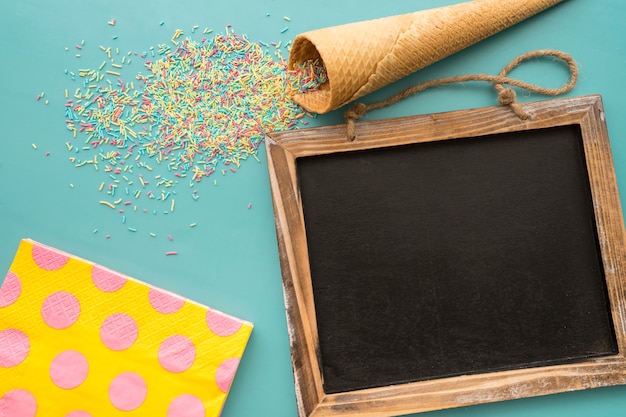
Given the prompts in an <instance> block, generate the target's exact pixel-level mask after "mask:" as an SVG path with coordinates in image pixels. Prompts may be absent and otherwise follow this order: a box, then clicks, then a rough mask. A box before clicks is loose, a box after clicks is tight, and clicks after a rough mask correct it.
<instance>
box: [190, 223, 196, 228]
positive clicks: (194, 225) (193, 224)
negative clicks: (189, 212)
mask: <svg viewBox="0 0 626 417" xmlns="http://www.w3.org/2000/svg"><path fill="white" fill-rule="evenodd" d="M196 226H197V223H191V224H190V225H189V227H196Z"/></svg>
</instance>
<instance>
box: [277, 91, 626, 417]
mask: <svg viewBox="0 0 626 417" xmlns="http://www.w3.org/2000/svg"><path fill="white" fill-rule="evenodd" d="M524 108H525V110H526V111H528V112H530V113H531V114H532V117H531V119H530V120H526V121H523V120H520V119H519V118H517V116H515V115H514V114H513V113H512V112H511V111H510V109H508V108H506V107H489V108H482V109H475V110H463V111H455V112H449V113H440V114H431V115H423V116H415V117H405V118H399V119H394V120H393V121H392V122H390V121H388V120H381V121H370V122H361V123H359V124H358V125H357V135H358V139H357V140H356V141H353V142H349V141H347V139H346V130H345V126H343V125H339V126H329V127H319V128H312V129H306V130H298V131H289V132H279V133H272V134H270V135H269V137H268V138H267V139H266V147H267V155H268V163H269V174H270V184H271V189H272V194H273V202H274V210H275V221H276V227H277V237H278V245H279V254H280V262H281V270H282V276H283V289H284V295H285V304H286V311H287V321H288V327H289V333H290V342H291V353H292V364H293V372H294V378H295V386H296V396H297V403H298V413H299V416H300V417H330V416H343V417H347V416H360V417H362V416H393V415H400V414H408V413H416V412H425V411H430V410H437V409H444V408H452V407H458V406H466V405H472V404H479V403H486V402H494V401H503V400H509V399H516V398H523V397H531V396H538V395H544V394H552V393H558V392H564V391H572V390H580V389H586V388H594V387H601V386H611V385H620V384H626V233H625V232H624V220H623V215H622V209H621V206H620V202H619V195H618V190H617V183H616V178H615V173H614V169H613V161H612V155H611V150H610V145H609V138H608V133H607V129H606V125H605V120H604V111H603V106H602V100H601V97H600V96H598V95H591V96H583V97H574V98H562V99H556V100H550V101H543V102H536V103H527V104H524ZM564 125H579V126H580V129H581V133H582V139H583V146H584V152H585V157H586V162H587V170H588V173H589V181H590V188H591V193H592V199H593V207H594V211H595V217H596V227H597V231H598V236H599V245H600V251H601V255H602V262H603V265H604V271H605V278H606V285H607V290H608V297H609V301H610V305H611V313H612V318H613V323H614V331H615V335H616V339H617V345H618V349H619V353H618V354H617V355H612V356H607V357H602V358H596V359H589V360H584V361H582V362H576V363H569V364H562V365H553V366H543V367H536V368H529V369H520V370H509V371H501V372H491V373H486V374H477V375H465V376H457V377H449V378H441V379H435V380H429V381H420V382H413V383H407V384H400V385H393V386H387V387H379V388H370V389H363V390H358V391H352V392H342V393H337V394H326V393H325V392H324V390H323V375H322V372H321V367H320V363H319V353H318V352H319V341H318V335H317V326H316V314H315V306H314V303H313V290H312V286H311V275H310V269H309V259H308V251H307V240H306V231H305V224H304V218H303V210H302V202H301V199H300V193H299V186H298V180H297V172H296V159H297V158H299V157H306V156H312V155H322V154H330V153H334V152H345V151H354V150H363V149H376V148H383V147H388V146H396V145H404V144H410V143H419V142H429V141H440V140H448V139H456V138H466V137H478V136H484V135H490V134H498V133H506V132H515V131H525V130H531V129H541V128H548V127H554V126H564Z"/></svg>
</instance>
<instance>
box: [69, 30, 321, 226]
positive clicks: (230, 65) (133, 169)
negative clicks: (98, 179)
mask: <svg viewBox="0 0 626 417" xmlns="http://www.w3.org/2000/svg"><path fill="white" fill-rule="evenodd" d="M161 23H162V24H163V21H162V22H161ZM196 28H197V27H195V26H194V29H192V32H195V29H196ZM210 32H212V31H210V30H208V29H205V30H204V32H203V33H204V35H206V34H207V33H210ZM200 36H202V35H200ZM171 41H172V43H171V44H170V43H162V44H158V45H155V46H154V47H151V48H150V49H146V50H147V51H150V52H149V53H148V52H144V53H138V52H134V53H131V52H129V53H128V54H126V55H127V56H131V55H135V56H140V57H142V58H143V59H144V61H143V63H144V67H145V70H147V72H146V71H143V72H140V73H137V74H136V75H135V76H133V77H132V80H130V79H125V78H124V77H123V76H122V75H121V72H119V71H115V70H116V69H118V68H120V67H121V65H120V64H119V61H117V62H115V61H114V57H115V55H112V54H113V52H112V50H111V48H110V47H106V46H103V45H100V47H99V48H100V50H101V53H103V54H104V55H105V59H104V61H102V63H101V64H100V65H99V66H97V67H96V69H90V68H81V69H79V70H78V71H76V72H77V77H78V78H79V79H80V80H81V82H82V87H78V88H76V90H75V91H74V94H73V95H72V94H71V93H69V92H68V93H66V95H68V96H69V98H67V99H66V103H65V115H64V116H65V117H64V118H65V123H66V127H67V129H68V130H69V131H71V132H72V139H71V140H70V141H69V142H67V146H68V150H69V151H71V152H72V153H73V154H74V153H75V154H79V153H80V154H83V155H84V154H88V155H87V157H81V158H80V159H79V155H75V157H72V158H73V159H71V160H72V162H73V163H74V165H76V166H77V167H85V166H92V167H93V168H94V169H96V170H100V171H102V172H104V173H106V175H107V177H106V178H105V182H103V183H102V184H100V188H99V190H100V191H102V192H106V193H107V194H108V195H109V196H111V197H114V198H117V196H116V193H117V194H118V195H119V193H122V194H126V195H127V196H133V197H134V198H135V199H139V198H147V199H149V200H151V201H154V202H155V203H156V202H166V201H169V202H168V205H169V207H168V209H169V211H167V209H166V210H165V211H164V210H159V211H160V212H162V213H166V212H167V213H172V212H174V210H175V202H174V195H175V194H176V193H175V191H174V187H175V186H176V185H177V184H178V183H179V182H180V181H181V180H184V181H185V183H187V184H189V186H190V187H192V188H193V185H194V184H197V183H200V182H201V181H202V180H203V179H206V178H207V177H209V176H210V175H212V174H213V173H215V171H221V172H222V175H225V174H226V172H229V173H235V172H237V170H238V169H239V168H240V167H241V164H242V162H243V161H245V160H247V159H248V158H249V157H250V158H253V159H255V160H257V161H259V158H258V157H257V156H256V154H257V152H258V149H259V146H260V144H261V143H262V141H263V140H264V138H265V135H266V134H267V133H268V132H271V131H280V130H289V129H296V128H297V127H298V126H300V125H301V124H304V121H303V120H302V119H303V118H304V117H305V116H307V115H310V114H309V113H307V112H306V110H304V109H303V108H302V107H300V106H299V105H297V103H295V102H294V101H292V100H291V99H290V98H289V96H288V95H287V94H286V92H287V91H292V90H294V89H298V90H299V91H303V90H307V91H308V90H311V89H313V88H315V85H317V86H319V85H320V84H321V83H323V82H325V81H324V80H323V73H322V72H321V70H320V69H316V68H322V67H320V66H317V67H316V66H314V65H309V66H308V67H304V66H303V68H302V69H299V70H297V71H288V70H287V63H286V60H285V59H284V58H283V57H282V56H281V55H280V51H279V50H275V49H274V48H272V51H274V52H272V54H270V53H269V51H270V48H269V47H264V46H263V44H261V43H253V42H250V41H249V40H248V39H247V38H246V37H245V36H243V35H238V34H236V33H235V32H234V31H233V30H232V29H231V28H230V26H229V27H227V28H226V32H225V33H224V34H217V35H214V36H213V37H212V38H210V37H206V36H204V37H203V38H202V40H195V39H193V38H190V37H185V36H184V32H183V30H181V29H178V30H176V31H175V32H174V34H173V36H172V37H171ZM277 45H278V44H276V43H274V44H273V46H274V47H275V48H277V47H278V46H277ZM115 54H119V49H116V50H115ZM150 55H152V56H153V57H150ZM128 61H129V60H127V61H126V62H128ZM98 62H100V61H98ZM122 63H124V61H123V60H122ZM106 68H112V70H108V69H106ZM124 71H127V70H124ZM68 74H70V72H69V71H68ZM71 74H74V73H73V72H71ZM72 77H73V75H72ZM316 83H317V84H316ZM73 138H76V139H73ZM74 140H76V141H77V142H75V143H74V142H73V141H74ZM133 183H135V184H137V185H135V186H132V184H133ZM120 184H124V185H123V186H121V187H120V188H119V190H118V187H119V185H120ZM216 184H217V182H216V181H214V185H216ZM192 197H193V199H194V200H198V198H199V196H198V194H197V190H195V189H194V190H193V194H192ZM126 198H128V197H126ZM111 201H112V200H111ZM120 201H121V200H120ZM100 204H103V205H107V206H109V207H111V208H115V205H113V204H111V203H109V202H108V201H104V200H103V201H100ZM115 204H119V203H115ZM151 211H153V213H155V214H156V213H157V212H158V211H157V210H156V209H154V210H153V209H152V208H151Z"/></svg>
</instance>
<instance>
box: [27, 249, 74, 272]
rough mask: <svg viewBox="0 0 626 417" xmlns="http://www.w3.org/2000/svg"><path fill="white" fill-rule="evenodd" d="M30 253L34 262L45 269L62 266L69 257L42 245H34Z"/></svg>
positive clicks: (51, 269) (50, 269)
mask: <svg viewBox="0 0 626 417" xmlns="http://www.w3.org/2000/svg"><path fill="white" fill-rule="evenodd" d="M32 254H33V260H34V261H35V263H36V264H37V265H38V266H39V267H40V268H41V269H45V270H47V271H54V270H55V269H60V268H63V267H64V266H65V264H66V263H67V261H69V259H70V258H69V257H68V256H67V255H65V254H63V253H61V252H57V251H56V250H54V249H52V248H48V247H46V246H43V245H34V246H33V250H32Z"/></svg>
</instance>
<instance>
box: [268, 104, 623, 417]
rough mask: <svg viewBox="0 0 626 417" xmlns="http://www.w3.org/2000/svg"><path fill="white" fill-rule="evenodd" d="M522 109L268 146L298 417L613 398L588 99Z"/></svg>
mask: <svg viewBox="0 0 626 417" xmlns="http://www.w3.org/2000/svg"><path fill="white" fill-rule="evenodd" d="M525 106H526V110H527V111H530V112H531V113H532V114H533V117H532V118H531V120H529V121H521V120H519V119H518V118H517V117H516V116H515V115H513V114H512V113H510V110H509V109H507V108H503V107H492V108H485V109H477V110H466V111H458V112H451V113H443V114H433V115H425V116H417V117H409V118H402V119H392V120H384V121H374V122H363V123H359V124H358V125H357V135H358V139H357V140H356V141H353V142H349V141H347V139H346V138H345V127H344V126H332V127H322V128H315V129H307V130H300V131H292V132H282V133H274V134H272V135H270V137H269V138H268V139H267V142H266V143H267V148H268V158H269V170H270V180H271V186H272V192H273V198H274V207H275V215H276V224H277V235H278V242H279V248H280V257H281V269H282V275H283V282H284V290H285V300H286V306H287V318H288V324H289V327H290V333H291V343H292V357H293V365H294V376H295V381H296V391H297V392H296V394H297V396H298V405H299V413H300V416H301V417H309V416H311V417H313V416H317V415H320V416H321V415H324V416H334V415H337V416H339V415H341V416H359V415H371V414H372V413H374V414H375V415H390V416H391V415H399V414H405V413H412V412H420V411H428V410H434V409H442V408H449V407H456V406H463V405H470V404H477V403H483V402H491V401H501V400H507V399H513V398H521V397H528V396H536V395H544V394H549V393H556V392H562V391H570V390H573V389H584V388H592V387H597V386H606V385H616V384H623V383H625V382H626V376H625V371H626V359H625V358H624V352H626V350H625V349H626V345H625V343H626V338H625V334H624V325H625V323H626V322H625V318H626V316H625V315H624V311H623V310H622V309H623V307H622V306H623V305H625V304H624V301H626V300H624V298H625V295H624V294H625V292H624V284H625V283H626V281H625V280H626V270H625V268H626V250H625V241H626V239H625V236H624V235H625V234H624V223H623V217H622V211H621V207H620V203H619V198H618V192H617V185H616V181H615V175H614V171H613V165H612V158H611V152H610V147H609V139H608V135H607V131H606V126H605V123H604V113H603V110H602V103H601V98H600V97H599V96H586V97H578V98H567V99H558V100H551V101H544V102H540V103H530V104H525ZM368 413H369V414H368Z"/></svg>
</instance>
